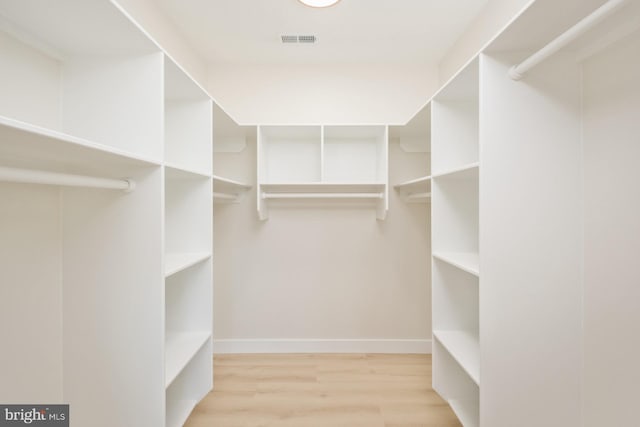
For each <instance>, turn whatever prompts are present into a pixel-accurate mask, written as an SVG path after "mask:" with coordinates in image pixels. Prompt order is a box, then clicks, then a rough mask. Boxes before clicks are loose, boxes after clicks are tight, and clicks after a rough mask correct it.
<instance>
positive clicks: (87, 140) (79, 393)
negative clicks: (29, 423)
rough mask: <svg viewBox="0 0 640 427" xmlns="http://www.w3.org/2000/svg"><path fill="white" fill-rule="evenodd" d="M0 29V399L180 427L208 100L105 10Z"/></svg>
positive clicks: (204, 285) (198, 288) (202, 232)
mask: <svg viewBox="0 0 640 427" xmlns="http://www.w3.org/2000/svg"><path fill="white" fill-rule="evenodd" d="M0 16H1V18H0V28H2V30H1V31H0V92H1V93H2V97H0V172H1V174H2V179H1V181H2V182H0V197H2V200H3V203H2V207H1V208H0V236H1V238H0V254H2V256H0V270H2V271H3V286H2V287H1V288H2V289H1V290H0V313H2V314H0V320H1V321H2V322H3V324H6V325H9V324H12V325H15V327H14V328H11V330H6V331H5V332H3V333H2V334H0V339H1V340H2V342H3V343H5V344H6V346H7V347H6V348H4V347H3V348H4V350H3V352H2V356H0V362H1V363H0V365H1V367H0V376H1V377H2V386H0V400H2V401H3V402H6V403H24V402H50V403H68V404H70V405H71V407H72V408H73V409H72V420H73V421H72V423H73V424H74V425H91V426H95V427H107V426H113V425H122V426H125V425H136V426H140V427H158V426H161V427H173V426H180V425H182V423H183V422H184V420H185V419H186V417H187V416H188V414H189V411H190V410H191V409H192V408H193V406H194V405H195V403H196V402H197V401H198V400H200V399H201V398H202V397H203V396H204V394H206V393H207V392H208V391H209V390H210V389H211V382H212V363H211V354H212V351H211V350H212V349H211V325H212V307H211V303H212V275H211V251H212V244H211V215H212V206H211V186H212V177H211V174H212V170H211V169H212V166H211V159H212V141H211V139H212V119H211V116H212V101H211V99H210V98H209V96H208V95H207V94H206V92H204V91H203V90H202V89H201V88H199V87H198V85H197V84H195V83H194V82H193V81H192V80H191V79H190V78H189V77H188V76H187V75H186V73H184V72H183V71H182V70H181V69H180V67H179V66H178V65H176V64H175V63H174V62H172V61H171V60H170V59H169V58H168V57H167V56H166V55H165V54H164V52H163V51H162V50H161V49H160V48H159V47H158V46H157V45H156V43H155V42H154V41H152V40H150V39H149V38H148V37H147V36H146V35H145V34H144V33H143V32H141V31H140V30H139V28H138V27H137V26H136V25H135V24H133V23H132V22H131V21H130V20H129V19H128V18H127V17H126V16H125V15H123V14H122V12H121V11H120V10H119V9H118V8H117V7H116V6H115V5H114V4H112V3H111V2H108V1H101V0H100V1H99V0H61V1H58V2H55V5H51V7H49V5H44V4H43V2H39V1H35V0H25V1H20V2H14V1H8V0H7V1H0ZM163 135H164V136H165V138H164V139H163ZM102 185H104V186H107V187H109V186H111V187H114V188H115V187H121V188H123V189H124V188H129V190H130V191H122V190H119V189H101V188H95V187H100V186H102ZM163 236H164V238H163ZM5 279H6V281H5ZM34 295H37V296H38V297H37V298H33V296H34ZM5 329H6V328H5ZM185 402H189V405H187V404H186V403H185Z"/></svg>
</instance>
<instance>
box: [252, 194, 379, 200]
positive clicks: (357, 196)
mask: <svg viewBox="0 0 640 427" xmlns="http://www.w3.org/2000/svg"><path fill="white" fill-rule="evenodd" d="M262 198H263V199H382V198H383V194H382V193H262Z"/></svg>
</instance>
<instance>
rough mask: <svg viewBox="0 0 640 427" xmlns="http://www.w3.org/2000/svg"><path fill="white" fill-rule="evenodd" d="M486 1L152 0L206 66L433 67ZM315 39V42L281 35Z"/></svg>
mask: <svg viewBox="0 0 640 427" xmlns="http://www.w3.org/2000/svg"><path fill="white" fill-rule="evenodd" d="M487 1H488V0H341V1H340V2H339V3H338V4H337V5H335V6H332V7H329V8H326V9H313V8H309V7H307V6H304V5H302V4H301V3H300V2H299V1H298V0H156V2H157V4H158V5H159V6H160V7H161V9H162V10H163V11H164V12H165V13H166V15H167V16H168V17H169V18H170V19H171V20H172V21H173V22H174V23H175V24H176V26H177V27H178V28H179V29H180V31H181V32H182V34H183V35H184V36H185V37H186V39H187V41H189V42H190V44H191V45H192V46H193V47H194V48H195V49H196V50H197V51H198V52H199V53H200V54H201V55H202V56H203V57H204V58H205V60H206V61H207V62H209V63H239V64H301V63H307V64H308V63H381V62H385V63H390V62H391V63H393V62H398V63H404V64H433V63H437V62H439V61H440V59H441V58H442V57H443V55H444V54H445V53H446V51H447V50H448V49H449V48H450V47H451V46H452V45H453V43H454V42H455V41H456V39H457V38H458V37H459V36H460V35H461V34H462V32H463V31H464V28H465V27H466V26H467V25H468V24H469V23H470V22H471V21H472V20H473V18H474V17H475V16H476V15H477V14H478V12H479V11H480V9H481V8H482V7H483V6H484V5H485V4H486V3H487ZM282 34H296V35H309V34H311V35H315V36H316V37H317V39H318V41H317V43H315V44H314V45H307V44H289V45H287V44H282V43H281V41H280V35H282Z"/></svg>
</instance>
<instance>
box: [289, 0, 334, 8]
mask: <svg viewBox="0 0 640 427" xmlns="http://www.w3.org/2000/svg"><path fill="white" fill-rule="evenodd" d="M298 1H299V2H300V3H302V4H304V5H305V6H310V7H329V6H333V5H334V4H336V3H338V2H339V1H340V0H298Z"/></svg>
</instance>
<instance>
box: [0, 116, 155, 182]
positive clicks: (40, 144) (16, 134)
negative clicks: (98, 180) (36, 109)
mask: <svg viewBox="0 0 640 427" xmlns="http://www.w3.org/2000/svg"><path fill="white" fill-rule="evenodd" d="M0 138H1V139H2V144H1V145H0V157H1V158H2V159H3V160H2V164H3V165H4V166H15V167H31V168H46V169H47V170H49V171H56V172H64V173H78V174H89V173H93V172H99V173H100V174H103V173H108V172H110V171H113V172H115V171H114V169H117V168H119V167H120V166H136V165H139V166H159V163H157V162H155V161H153V160H151V159H149V158H145V157H141V156H137V155H134V154H132V153H128V152H126V151H124V150H119V149H117V148H114V147H110V146H107V145H103V144H99V143H97V142H94V141H89V140H86V139H83V138H78V137H75V136H72V135H68V134H65V133H63V132H58V131H55V130H51V129H47V128H44V127H40V126H36V125H33V124H29V123H24V122H21V121H18V120H13V119H10V118H8V117H3V116H0ZM10 159H11V160H10ZM13 159H20V160H19V162H16V161H14V160H13Z"/></svg>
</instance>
